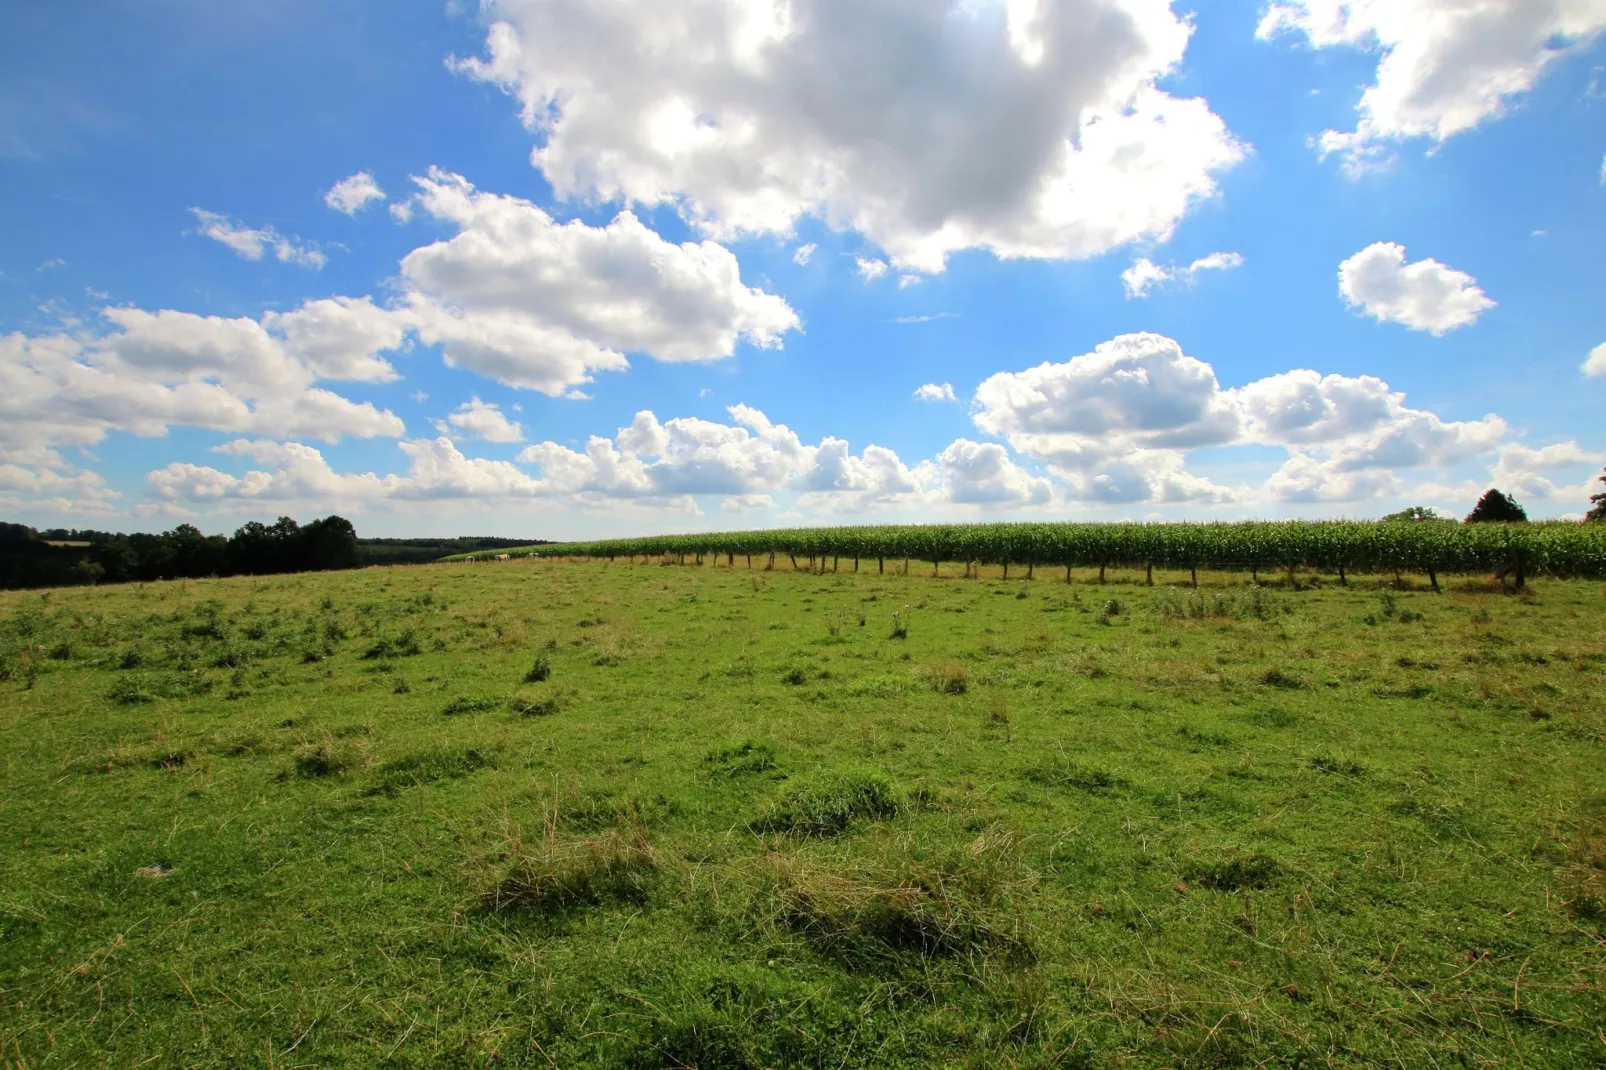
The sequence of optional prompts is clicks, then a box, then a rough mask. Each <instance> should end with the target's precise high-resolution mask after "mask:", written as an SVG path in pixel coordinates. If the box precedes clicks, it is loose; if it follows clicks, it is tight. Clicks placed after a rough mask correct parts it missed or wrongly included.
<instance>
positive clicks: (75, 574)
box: [0, 516, 532, 588]
mask: <svg viewBox="0 0 1606 1070" xmlns="http://www.w3.org/2000/svg"><path fill="white" fill-rule="evenodd" d="M526 545H532V543H531V540H529V539H498V538H490V537H483V536H459V537H456V538H411V539H362V538H358V537H357V530H356V528H355V527H353V526H352V523H351V521H349V520H347V519H345V518H344V517H340V516H327V517H324V518H323V519H321V520H314V521H312V522H311V523H310V524H305V525H303V524H298V523H297V522H296V521H295V520H294V519H292V518H290V517H287V516H282V517H280V518H279V519H278V520H277V521H275V522H274V523H272V524H262V523H258V522H256V521H252V522H250V523H248V524H245V525H242V526H241V527H240V528H239V529H238V530H236V531H235V532H234V534H233V535H229V536H223V535H206V534H203V533H202V532H201V531H200V530H199V529H198V528H196V527H195V526H194V525H191V524H180V525H179V526H178V527H176V528H174V529H173V530H171V531H164V532H159V533H146V532H134V533H132V534H124V533H123V532H110V531H97V530H94V529H79V528H49V529H45V530H43V531H41V530H38V529H35V528H32V527H28V526H26V525H24V524H8V523H0V588H17V587H66V586H72V585H76V584H90V583H128V582H132V581H149V580H174V579H199V578H201V577H205V576H238V575H246V576H261V575H268V574H272V573H283V572H322V571H327V570H329V569H343V568H361V567H363V566H366V565H399V564H422V563H425V562H429V561H438V560H440V559H441V558H443V557H447V556H450V555H452V554H462V553H471V552H474V551H484V550H495V549H500V548H502V547H508V546H526Z"/></svg>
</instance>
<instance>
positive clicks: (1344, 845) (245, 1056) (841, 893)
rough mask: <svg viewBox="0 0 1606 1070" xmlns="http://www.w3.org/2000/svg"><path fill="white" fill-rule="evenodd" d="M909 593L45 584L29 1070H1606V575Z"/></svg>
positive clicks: (574, 566)
mask: <svg viewBox="0 0 1606 1070" xmlns="http://www.w3.org/2000/svg"><path fill="white" fill-rule="evenodd" d="M914 571H915V574H913V575H910V576H907V577H906V576H902V575H896V574H893V570H891V569H889V570H888V573H887V574H886V575H877V574H875V572H874V570H873V569H871V570H868V571H866V572H862V573H859V574H850V573H848V572H846V571H843V572H842V573H829V572H827V573H823V574H818V573H809V572H806V571H794V570H792V569H791V568H790V567H788V566H786V565H785V564H784V563H783V566H782V567H780V568H777V569H776V570H773V571H766V570H763V569H762V568H756V569H754V570H752V571H749V570H748V569H746V568H745V567H743V562H742V561H740V560H738V561H737V565H736V567H735V568H728V567H726V565H725V563H724V560H723V559H721V560H720V561H719V564H718V566H717V567H691V566H690V565H687V566H675V565H658V564H652V565H644V564H639V563H638V564H630V565H627V564H625V563H623V562H622V561H621V562H619V563H616V564H614V565H611V566H610V565H608V564H605V563H601V562H578V561H516V562H511V563H505V564H456V565H435V566H423V567H413V568H390V569H367V570H363V571H357V572H337V573H327V574H318V575H300V576H276V577H269V578H249V577H241V578H234V579H228V580H206V581H188V582H171V583H152V584H141V585H128V586H121V587H105V588H84V589H75V590H57V591H52V592H49V593H45V594H41V593H39V592H3V593H0V1065H4V1066H7V1067H17V1068H21V1067H30V1068H31V1067H46V1066H140V1065H151V1066H199V1067H210V1066H261V1067H314V1066H315V1067H343V1066H350V1067H442V1066H521V1067H523V1066H529V1067H564V1068H568V1067H577V1066H610V1067H612V1066H618V1067H702V1068H726V1067H821V1068H842V1067H855V1066H865V1067H870V1066H874V1067H883V1066H885V1067H926V1066H968V1067H1037V1066H1044V1067H1046V1066H1064V1067H1172V1066H1178V1067H1180V1066H1189V1067H1214V1066H1257V1065H1279V1066H1303V1067H1327V1066H1374V1065H1393V1066H1409V1067H1415V1066H1438V1067H1452V1066H1453V1067H1495V1066H1500V1067H1508V1066H1524V1067H1577V1066H1600V1065H1606V1032H1603V1028H1606V988H1603V984H1606V701H1603V692H1606V597H1603V591H1602V588H1601V585H1600V584H1599V583H1595V582H1582V581H1575V582H1564V581H1559V580H1546V579H1537V580H1533V581H1531V582H1530V584H1529V586H1528V588H1527V590H1526V591H1525V592H1524V593H1523V594H1521V595H1520V596H1514V595H1503V594H1501V593H1500V592H1499V588H1498V587H1497V586H1495V585H1493V584H1486V583H1468V582H1464V581H1461V580H1442V583H1443V586H1444V591H1443V593H1442V594H1439V593H1433V592H1431V591H1430V590H1428V589H1427V588H1426V585H1425V584H1421V585H1418V586H1407V588H1406V589H1396V588H1395V587H1394V585H1393V583H1392V580H1391V581H1390V583H1389V584H1388V585H1387V586H1385V585H1383V583H1382V581H1380V580H1378V579H1375V578H1368V579H1366V580H1365V581H1360V580H1357V579H1355V578H1354V577H1351V579H1350V582H1349V584H1348V585H1347V586H1339V585H1338V583H1337V579H1336V577H1332V578H1325V577H1316V576H1308V575H1307V576H1301V577H1300V580H1301V582H1300V584H1299V586H1298V587H1294V586H1290V585H1289V584H1288V582H1287V581H1286V580H1284V579H1278V580H1277V581H1276V582H1272V581H1271V580H1270V578H1269V577H1264V576H1263V577H1262V579H1263V581H1265V585H1263V586H1255V585H1252V584H1251V583H1250V582H1249V579H1248V577H1245V576H1242V575H1228V574H1206V573H1201V574H1200V577H1199V578H1200V582H1201V587H1200V588H1199V589H1198V590H1197V591H1196V590H1193V589H1191V588H1190V587H1188V586H1186V585H1185V584H1186V582H1187V581H1188V580H1189V577H1188V575H1187V574H1186V573H1177V574H1172V573H1161V572H1158V571H1157V572H1156V573H1155V577H1154V578H1155V584H1154V585H1153V586H1147V585H1145V584H1144V582H1143V580H1144V573H1143V572H1142V571H1123V572H1117V571H1114V570H1111V571H1110V573H1109V577H1108V578H1109V580H1110V582H1109V583H1107V584H1104V585H1098V584H1096V583H1094V582H1092V581H1093V580H1094V578H1095V576H1096V572H1095V571H1093V570H1080V571H1078V572H1077V573H1076V576H1075V582H1074V583H1072V584H1070V585H1067V584H1066V583H1065V582H1063V579H1064V577H1063V575H1062V574H1060V573H1058V572H1054V571H1052V570H1047V569H1044V570H1042V571H1040V572H1038V574H1037V577H1036V579H1035V580H1033V581H1029V582H1028V581H1026V580H1024V579H1023V578H1022V577H1021V570H1016V572H1015V573H1013V574H1012V578H1011V579H1009V580H1007V581H1006V580H1004V579H1002V578H1001V576H1000V575H999V571H998V570H997V569H991V570H983V574H982V576H981V577H980V578H976V579H963V578H960V577H959V575H958V571H959V570H958V569H957V568H952V569H945V570H944V571H945V573H947V574H946V575H944V576H943V577H941V578H932V577H931V576H930V567H929V565H928V566H926V567H925V568H924V569H921V568H918V567H917V568H916V569H915V570H914ZM1171 583H1175V584H1177V586H1174V587H1173V586H1170V585H1169V584H1171Z"/></svg>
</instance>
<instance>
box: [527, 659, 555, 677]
mask: <svg viewBox="0 0 1606 1070" xmlns="http://www.w3.org/2000/svg"><path fill="white" fill-rule="evenodd" d="M551 676H552V659H551V658H549V657H547V656H546V655H545V654H537V655H536V658H535V663H534V664H532V665H531V666H530V671H529V672H527V673H525V674H524V682H525V683H527V684H539V683H541V682H542V681H544V680H547V679H550V678H551Z"/></svg>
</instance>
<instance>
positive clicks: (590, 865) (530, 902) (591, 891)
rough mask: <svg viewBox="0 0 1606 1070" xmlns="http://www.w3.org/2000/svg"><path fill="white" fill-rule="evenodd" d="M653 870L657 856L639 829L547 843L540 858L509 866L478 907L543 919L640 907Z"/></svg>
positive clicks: (481, 899) (645, 897) (525, 859)
mask: <svg viewBox="0 0 1606 1070" xmlns="http://www.w3.org/2000/svg"><path fill="white" fill-rule="evenodd" d="M657 869H658V852H657V851H655V850H654V849H653V847H652V845H651V844H650V843H648V842H647V839H646V836H645V834H644V833H643V832H642V830H641V829H640V828H635V829H632V830H631V834H630V835H628V836H627V835H623V834H621V833H619V832H618V831H615V830H609V831H608V832H606V833H604V834H602V835H601V836H598V837H596V838H595V839H590V840H584V841H581V842H579V843H576V844H572V845H566V846H558V845H556V844H554V843H552V842H550V840H549V842H548V843H547V844H546V846H545V849H544V850H543V851H542V852H541V853H540V854H539V855H535V856H529V857H521V858H518V859H517V860H516V861H514V862H513V863H512V865H510V866H509V867H508V870H507V873H506V875H505V876H503V877H502V879H501V880H499V881H498V882H497V883H496V884H495V885H494V886H493V887H492V888H491V889H490V890H488V891H487V892H485V893H484V895H482V896H481V897H480V903H481V906H483V907H484V908H485V909H486V910H491V911H499V912H500V911H518V912H521V913H524V914H528V915H533V916H536V917H548V918H550V917H554V916H557V915H560V914H563V913H565V912H567V911H570V910H574V909H576V908H581V907H594V906H606V905H611V904H618V903H629V904H636V905H642V904H645V903H646V901H647V893H648V891H649V888H650V884H651V880H652V878H653V876H654V875H655V874H656V872H657Z"/></svg>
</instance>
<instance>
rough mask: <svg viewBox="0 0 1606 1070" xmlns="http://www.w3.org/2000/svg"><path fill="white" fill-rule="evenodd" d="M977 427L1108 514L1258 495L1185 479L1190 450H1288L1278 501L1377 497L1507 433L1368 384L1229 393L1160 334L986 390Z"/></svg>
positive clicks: (1274, 488) (1300, 384)
mask: <svg viewBox="0 0 1606 1070" xmlns="http://www.w3.org/2000/svg"><path fill="white" fill-rule="evenodd" d="M973 418H974V420H975V423H976V426H977V427H978V428H980V429H981V430H983V431H986V432H988V433H990V434H995V435H999V436H1001V437H1003V438H1004V439H1005V440H1006V441H1008V443H1009V444H1010V445H1011V446H1012V447H1013V448H1014V449H1015V450H1016V451H1017V452H1019V453H1021V454H1023V455H1025V456H1028V457H1033V458H1037V459H1039V460H1042V461H1045V462H1047V463H1048V464H1049V465H1050V466H1051V467H1052V469H1053V471H1054V473H1055V475H1057V476H1058V477H1059V478H1060V479H1061V480H1062V481H1063V482H1064V483H1065V484H1066V487H1067V493H1068V496H1069V497H1072V498H1077V499H1083V500H1090V501H1102V502H1107V503H1122V502H1144V501H1147V502H1154V503H1160V504H1165V503H1177V502H1200V503H1227V502H1233V501H1243V500H1248V499H1250V498H1252V497H1255V496H1256V495H1255V493H1254V492H1251V491H1248V490H1246V489H1238V488H1227V487H1223V486H1218V485H1217V484H1215V483H1212V482H1211V481H1210V480H1208V479H1206V478H1204V477H1202V476H1199V475H1195V474H1193V473H1191V472H1189V471H1188V470H1187V469H1186V467H1185V465H1184V459H1185V454H1186V451H1187V450H1190V449H1196V448H1200V447H1209V446H1228V445H1266V446H1279V447H1282V448H1284V449H1286V450H1288V451H1289V456H1288V461H1287V463H1286V464H1285V465H1284V466H1283V468H1282V469H1281V470H1280V471H1279V472H1278V473H1277V474H1276V476H1275V477H1274V478H1273V479H1272V481H1271V482H1270V483H1269V484H1268V486H1267V490H1268V491H1269V492H1270V494H1271V495H1272V497H1274V498H1278V499H1283V500H1295V501H1300V500H1346V501H1348V500H1356V499H1361V498H1371V497H1377V496H1379V495H1382V494H1384V493H1386V492H1388V491H1389V490H1391V489H1393V488H1394V487H1396V486H1397V485H1398V484H1397V480H1396V479H1395V476H1394V473H1398V472H1402V471H1407V470H1411V469H1427V468H1438V467H1444V466H1450V465H1456V464H1460V463H1463V462H1465V461H1468V460H1471V459H1473V458H1475V457H1478V456H1480V455H1483V454H1487V453H1489V452H1490V451H1492V450H1493V449H1494V448H1495V447H1496V446H1497V445H1499V443H1500V441H1501V439H1502V437H1503V436H1504V435H1505V433H1506V425H1505V422H1504V421H1502V420H1501V419H1500V418H1499V417H1496V416H1486V417H1484V418H1482V419H1481V420H1471V421H1448V420H1444V419H1441V418H1440V417H1439V416H1438V415H1436V414H1434V413H1432V412H1428V411H1426V410H1423V409H1413V408H1411V407H1410V406H1408V405H1407V404H1406V403H1405V396H1404V395H1403V394H1401V393H1399V392H1397V391H1393V390H1391V389H1390V388H1389V386H1388V384H1387V383H1385V382H1383V381H1382V380H1381V379H1377V378H1373V377H1370V376H1361V377H1358V378H1357V377H1348V376H1341V375H1325V376H1324V375H1321V374H1318V373H1317V372H1313V371H1308V370H1296V371H1292V372H1286V373H1282V374H1279V375H1274V376H1270V377H1268V378H1265V379H1260V380H1257V381H1255V382H1252V383H1249V384H1247V385H1245V386H1242V387H1238V388H1235V389H1226V388H1223V387H1222V386H1221V384H1220V383H1219V382H1218V380H1217V378H1216V374H1215V371H1214V369H1213V368H1211V366H1210V365H1209V364H1206V363H1205V362H1203V361H1201V360H1198V359H1196V358H1194V357H1190V356H1188V355H1187V354H1185V353H1184V352H1183V351H1182V348H1181V346H1179V345H1178V344H1177V343H1176V342H1175V341H1173V340H1172V339H1170V338H1166V337H1164V336H1161V335H1157V334H1131V335H1122V336H1120V337H1118V338H1115V339H1112V340H1111V341H1108V342H1105V343H1103V344H1101V345H1099V346H1098V347H1097V348H1095V350H1094V351H1093V352H1092V353H1086V354H1082V355H1080V356H1077V357H1073V358H1071V359H1070V360H1069V361H1065V362H1063V363H1046V364H1041V365H1038V366H1037V367H1035V368H1028V369H1026V370H1025V371H1021V372H1001V373H999V374H997V375H994V376H992V377H990V378H989V379H987V380H986V381H985V382H983V383H982V384H981V386H979V387H978V388H977V390H976V401H975V406H974V410H973Z"/></svg>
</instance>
